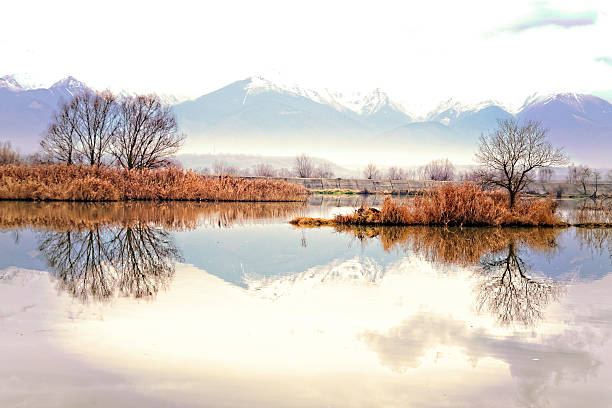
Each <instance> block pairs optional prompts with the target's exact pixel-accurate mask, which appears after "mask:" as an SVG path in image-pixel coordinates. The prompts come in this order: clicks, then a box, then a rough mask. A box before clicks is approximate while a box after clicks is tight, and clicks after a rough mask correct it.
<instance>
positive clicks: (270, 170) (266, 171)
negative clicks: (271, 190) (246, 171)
mask: <svg viewBox="0 0 612 408" xmlns="http://www.w3.org/2000/svg"><path fill="white" fill-rule="evenodd" d="M253 172H254V174H255V175H256V176H260V177H274V176H275V175H276V171H275V170H274V167H272V166H271V165H269V164H265V163H259V164H256V165H255V166H254V168H253Z"/></svg>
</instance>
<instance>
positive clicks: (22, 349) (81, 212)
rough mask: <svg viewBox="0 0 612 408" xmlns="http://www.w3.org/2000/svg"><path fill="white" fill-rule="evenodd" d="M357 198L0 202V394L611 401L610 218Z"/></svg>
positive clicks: (52, 398) (51, 401) (180, 399)
mask: <svg viewBox="0 0 612 408" xmlns="http://www.w3.org/2000/svg"><path fill="white" fill-rule="evenodd" d="M359 204H360V199H359V198H350V197H342V198H333V197H332V198H330V197H320V196H317V197H313V198H312V199H311V202H310V203H309V204H308V205H300V204H195V203H171V204H154V203H133V204H116V203H115V204H95V205H92V204H66V203H48V204H40V203H38V204H36V203H15V202H0V406H1V407H90V406H100V407H107V406H108V407H110V406H113V407H134V406H147V407H174V406H176V407H217V406H219V407H253V406H264V407H399V406H401V407H578V406H589V407H610V406H612V387H611V386H610V384H611V383H612V339H611V338H610V336H611V335H612V296H610V294H611V293H612V276H611V274H610V272H612V258H611V253H612V233H611V232H610V231H609V230H579V229H574V228H568V229H495V228H489V229H463V230H460V229H446V230H445V229H440V228H361V229H346V230H335V229H333V228H306V229H297V228H294V227H292V226H291V225H289V224H288V223H287V221H288V220H289V219H291V218H292V217H294V216H298V215H299V216H303V215H310V216H317V217H319V216H330V215H333V214H335V213H339V212H347V211H350V210H351V209H352V208H353V207H354V206H358V205H359ZM374 204H377V203H376V202H374ZM571 206H572V205H571V204H568V203H564V204H562V207H563V208H564V211H567V212H571Z"/></svg>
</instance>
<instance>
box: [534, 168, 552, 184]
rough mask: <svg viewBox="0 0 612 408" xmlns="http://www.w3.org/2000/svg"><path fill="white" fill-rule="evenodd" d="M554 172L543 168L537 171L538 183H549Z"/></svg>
mask: <svg viewBox="0 0 612 408" xmlns="http://www.w3.org/2000/svg"><path fill="white" fill-rule="evenodd" d="M554 173H555V172H554V170H553V169H551V168H550V167H544V168H542V169H539V170H538V181H539V182H540V183H549V182H550V180H552V177H553V174H554Z"/></svg>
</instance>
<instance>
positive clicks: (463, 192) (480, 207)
mask: <svg viewBox="0 0 612 408" xmlns="http://www.w3.org/2000/svg"><path fill="white" fill-rule="evenodd" d="M556 207H557V205H556V203H555V202H553V201H552V200H550V199H541V200H521V201H519V202H518V203H517V204H516V206H515V208H514V209H513V210H510V209H509V206H508V198H507V196H506V194H505V193H504V192H502V191H493V192H491V191H483V190H482V189H481V188H480V187H479V186H478V185H476V184H473V183H462V184H450V183H449V184H445V185H443V186H441V187H437V188H433V189H430V190H428V191H427V192H426V193H425V194H423V195H421V196H417V197H415V198H414V200H411V201H403V202H398V201H396V200H394V199H393V198H391V197H387V198H385V201H384V202H383V205H382V208H381V209H380V210H377V209H375V208H365V207H363V206H362V207H361V208H359V209H358V210H356V211H355V212H354V213H353V214H350V215H337V216H336V217H335V218H333V219H331V220H313V219H309V218H295V219H294V220H292V223H293V224H294V225H300V226H306V225H313V224H314V225H432V226H445V227H449V226H562V225H567V224H566V223H565V222H563V221H562V220H561V218H560V217H559V216H558V215H557V214H556Z"/></svg>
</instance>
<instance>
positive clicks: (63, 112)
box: [40, 103, 78, 165]
mask: <svg viewBox="0 0 612 408" xmlns="http://www.w3.org/2000/svg"><path fill="white" fill-rule="evenodd" d="M76 125H77V110H76V109H73V106H72V105H71V104H70V103H66V104H64V105H62V106H61V107H60V110H59V111H58V112H57V113H56V114H55V116H54V118H53V122H52V123H51V125H50V126H49V129H48V130H47V133H45V134H44V135H43V138H42V140H41V141H40V147H41V148H42V151H43V152H44V153H45V154H46V155H47V156H48V157H49V158H50V159H51V160H52V161H56V162H60V163H64V164H68V165H71V164H74V163H75V162H77V161H78V157H77V156H78V152H77V143H78V140H77V134H76V131H75V126H76Z"/></svg>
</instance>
